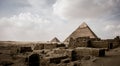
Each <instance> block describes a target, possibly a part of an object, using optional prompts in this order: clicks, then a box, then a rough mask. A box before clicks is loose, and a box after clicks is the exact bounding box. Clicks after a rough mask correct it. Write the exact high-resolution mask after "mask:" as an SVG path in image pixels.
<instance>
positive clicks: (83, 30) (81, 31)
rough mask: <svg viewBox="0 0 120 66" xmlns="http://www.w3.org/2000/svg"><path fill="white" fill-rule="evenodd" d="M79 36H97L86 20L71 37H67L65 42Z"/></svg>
mask: <svg viewBox="0 0 120 66" xmlns="http://www.w3.org/2000/svg"><path fill="white" fill-rule="evenodd" d="M78 37H90V38H97V36H96V35H95V33H94V32H93V31H92V30H91V29H90V28H89V26H88V25H87V24H86V23H85V22H84V23H82V24H81V25H80V26H79V27H78V28H77V29H76V30H75V31H74V32H73V33H72V34H71V35H70V36H69V37H67V38H66V39H65V41H64V42H68V41H69V39H70V38H73V39H74V38H78Z"/></svg>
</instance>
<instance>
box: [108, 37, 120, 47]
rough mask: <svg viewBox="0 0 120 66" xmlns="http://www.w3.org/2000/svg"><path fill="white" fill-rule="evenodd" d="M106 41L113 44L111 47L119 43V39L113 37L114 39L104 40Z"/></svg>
mask: <svg viewBox="0 0 120 66" xmlns="http://www.w3.org/2000/svg"><path fill="white" fill-rule="evenodd" d="M106 41H108V43H109V44H113V48H116V47H118V46H119V45H120V42H119V40H115V39H114V40H106Z"/></svg>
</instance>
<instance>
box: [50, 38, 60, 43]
mask: <svg viewBox="0 0 120 66" xmlns="http://www.w3.org/2000/svg"><path fill="white" fill-rule="evenodd" d="M51 42H60V41H59V40H58V38H57V37H54V38H53V39H52V40H51Z"/></svg>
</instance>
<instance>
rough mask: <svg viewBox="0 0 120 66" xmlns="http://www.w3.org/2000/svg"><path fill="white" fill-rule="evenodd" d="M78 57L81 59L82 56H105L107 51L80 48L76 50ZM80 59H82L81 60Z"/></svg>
mask: <svg viewBox="0 0 120 66" xmlns="http://www.w3.org/2000/svg"><path fill="white" fill-rule="evenodd" d="M75 52H76V56H77V57H78V58H79V57H81V56H87V55H92V56H105V50H104V49H99V48H85V47H78V48H75ZM79 59H80V58H79Z"/></svg>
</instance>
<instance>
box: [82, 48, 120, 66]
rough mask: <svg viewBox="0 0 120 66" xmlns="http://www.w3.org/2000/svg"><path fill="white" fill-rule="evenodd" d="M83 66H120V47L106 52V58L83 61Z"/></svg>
mask: <svg viewBox="0 0 120 66" xmlns="http://www.w3.org/2000/svg"><path fill="white" fill-rule="evenodd" d="M81 63H82V66H120V47H118V48H115V49H111V50H110V51H106V56H105V57H94V58H93V59H90V60H86V61H82V62H81Z"/></svg>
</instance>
